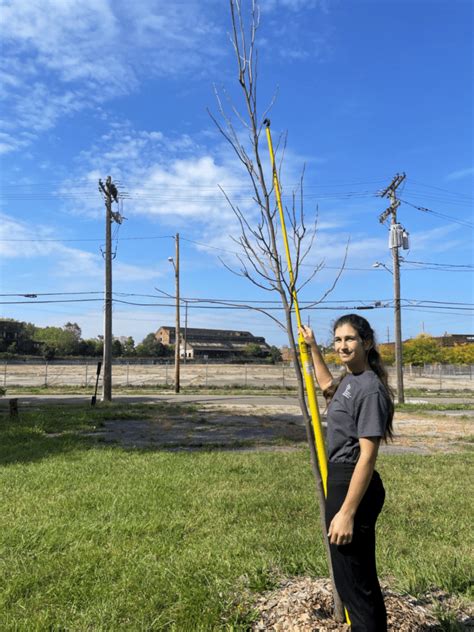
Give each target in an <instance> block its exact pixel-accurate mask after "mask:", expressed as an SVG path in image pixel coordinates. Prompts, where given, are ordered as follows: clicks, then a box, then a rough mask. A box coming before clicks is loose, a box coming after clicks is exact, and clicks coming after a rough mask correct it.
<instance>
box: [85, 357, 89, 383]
mask: <svg viewBox="0 0 474 632" xmlns="http://www.w3.org/2000/svg"><path fill="white" fill-rule="evenodd" d="M88 368H89V362H88V361H87V360H86V379H85V382H84V386H85V387H86V388H87V380H88V379H89V376H88V375H87V371H88Z"/></svg>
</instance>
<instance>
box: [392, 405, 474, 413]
mask: <svg viewBox="0 0 474 632" xmlns="http://www.w3.org/2000/svg"><path fill="white" fill-rule="evenodd" d="M395 410H399V411H400V412H404V411H405V412H409V413H415V412H418V411H420V412H423V411H430V410H439V411H444V410H474V403H473V404H457V403H451V404H431V403H429V404H410V403H408V404H395Z"/></svg>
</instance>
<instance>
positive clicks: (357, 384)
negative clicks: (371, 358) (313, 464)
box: [327, 371, 389, 463]
mask: <svg viewBox="0 0 474 632" xmlns="http://www.w3.org/2000/svg"><path fill="white" fill-rule="evenodd" d="M388 414H389V398H388V394H387V391H386V389H385V387H384V385H383V384H382V382H381V381H380V380H379V378H378V377H377V376H376V374H375V373H374V372H373V371H364V372H363V373H359V374H358V375H353V374H351V373H348V374H347V375H346V376H345V377H344V378H343V380H342V381H341V383H340V384H339V386H338V388H337V391H336V393H335V395H334V397H333V399H332V400H331V402H330V404H329V406H328V415H327V423H328V430H327V448H328V459H329V461H333V462H338V463H356V461H357V459H358V458H359V454H360V447H359V438H360V437H383V435H384V433H385V428H386V427H387V421H388Z"/></svg>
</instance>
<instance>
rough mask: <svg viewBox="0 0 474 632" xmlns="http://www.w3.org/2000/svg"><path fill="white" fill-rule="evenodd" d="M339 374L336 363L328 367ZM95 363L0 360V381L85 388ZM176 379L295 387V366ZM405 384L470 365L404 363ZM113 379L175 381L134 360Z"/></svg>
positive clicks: (451, 380)
mask: <svg viewBox="0 0 474 632" xmlns="http://www.w3.org/2000/svg"><path fill="white" fill-rule="evenodd" d="M331 369H332V370H334V371H335V373H338V372H339V371H340V370H341V369H340V367H331ZM96 370H97V362H96V361H92V360H91V361H83V362H75V361H61V360H51V361H38V362H34V363H33V362H27V363H26V362H21V361H16V360H8V361H3V367H2V365H1V364H0V371H1V373H0V385H2V386H3V387H4V388H8V387H12V386H25V387H36V388H38V387H55V386H58V387H60V386H76V387H89V386H91V387H92V386H93V385H94V384H95V379H96ZM180 373H181V375H180V382H181V385H182V386H190V387H193V386H195V387H206V386H207V387H226V386H238V387H241V388H245V387H247V388H251V387H254V388H264V387H267V388H268V387H280V388H287V387H295V386H296V377H295V371H294V368H293V367H292V366H291V365H288V364H275V365H272V364H254V363H252V364H215V363H206V364H197V363H187V364H181V367H180ZM389 376H390V381H391V383H392V384H396V375H395V368H394V367H389ZM404 378H405V384H406V385H407V386H410V384H413V385H416V386H422V385H426V387H427V388H431V387H433V388H455V389H461V388H472V387H473V366H472V365H447V364H427V365H424V366H405V368H404ZM112 380H113V384H114V385H115V386H122V387H130V388H133V387H137V388H138V387H154V386H156V387H161V388H163V387H166V386H170V387H171V386H172V385H173V382H174V364H173V363H172V362H168V363H160V364H157V363H153V361H149V362H146V363H137V362H126V361H125V362H124V361H123V360H122V361H119V362H114V364H113V368H112Z"/></svg>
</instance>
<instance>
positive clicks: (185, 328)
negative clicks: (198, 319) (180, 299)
mask: <svg viewBox="0 0 474 632" xmlns="http://www.w3.org/2000/svg"><path fill="white" fill-rule="evenodd" d="M187 355H188V301H186V300H185V301H184V364H186V358H187Z"/></svg>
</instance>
